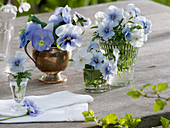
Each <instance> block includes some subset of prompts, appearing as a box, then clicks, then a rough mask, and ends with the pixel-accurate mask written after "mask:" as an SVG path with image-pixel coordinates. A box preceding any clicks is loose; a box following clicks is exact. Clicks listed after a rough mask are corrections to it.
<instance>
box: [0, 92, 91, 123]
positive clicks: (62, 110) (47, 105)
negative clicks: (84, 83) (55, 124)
mask: <svg viewBox="0 0 170 128" xmlns="http://www.w3.org/2000/svg"><path fill="white" fill-rule="evenodd" d="M26 99H29V100H31V101H32V102H34V103H35V104H36V106H37V107H38V108H39V110H41V113H40V114H39V115H38V116H35V117H31V116H24V117H21V118H14V119H10V120H5V121H0V123H21V122H52V121H83V120H84V117H83V116H82V112H83V111H87V110H88V103H89V102H92V101H93V97H91V96H89V95H81V94H74V93H71V92H68V91H61V92H56V93H52V94H49V95H42V96H28V97H26ZM13 103H14V101H13V100H0V115H2V116H1V117H2V118H1V119H3V118H6V117H10V116H20V115H23V113H19V114H18V113H16V112H13V111H11V109H10V107H9V106H11V104H13ZM24 114H25V113H24Z"/></svg>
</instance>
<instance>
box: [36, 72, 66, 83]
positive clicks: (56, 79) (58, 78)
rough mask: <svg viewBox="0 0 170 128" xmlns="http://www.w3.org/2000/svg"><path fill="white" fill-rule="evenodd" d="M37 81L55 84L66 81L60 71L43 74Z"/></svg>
mask: <svg viewBox="0 0 170 128" xmlns="http://www.w3.org/2000/svg"><path fill="white" fill-rule="evenodd" d="M39 81H41V82H43V83H48V84H57V83H62V82H66V81H67V77H66V76H64V75H61V74H60V73H56V74H45V75H42V76H40V77H39Z"/></svg>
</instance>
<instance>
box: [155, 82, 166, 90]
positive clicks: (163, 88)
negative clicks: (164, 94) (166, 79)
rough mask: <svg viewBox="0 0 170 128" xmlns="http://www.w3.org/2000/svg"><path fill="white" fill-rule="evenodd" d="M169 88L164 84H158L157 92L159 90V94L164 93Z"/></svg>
mask: <svg viewBox="0 0 170 128" xmlns="http://www.w3.org/2000/svg"><path fill="white" fill-rule="evenodd" d="M167 88H168V84H162V83H159V84H157V90H158V91H159V92H161V91H164V90H166V89H167Z"/></svg>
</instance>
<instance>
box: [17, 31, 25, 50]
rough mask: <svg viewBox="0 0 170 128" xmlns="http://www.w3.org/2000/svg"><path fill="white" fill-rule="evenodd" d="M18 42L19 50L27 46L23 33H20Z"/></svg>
mask: <svg viewBox="0 0 170 128" xmlns="http://www.w3.org/2000/svg"><path fill="white" fill-rule="evenodd" d="M19 42H20V46H19V48H22V47H25V45H26V44H27V36H26V33H25V31H24V32H23V33H21V35H20V36H19Z"/></svg>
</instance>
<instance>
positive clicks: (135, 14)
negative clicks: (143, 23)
mask: <svg viewBox="0 0 170 128" xmlns="http://www.w3.org/2000/svg"><path fill="white" fill-rule="evenodd" d="M126 10H127V11H128V12H129V13H130V14H132V16H133V17H138V16H139V15H140V12H141V11H140V9H139V8H137V7H135V5H134V4H128V5H127V6H126Z"/></svg>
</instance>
